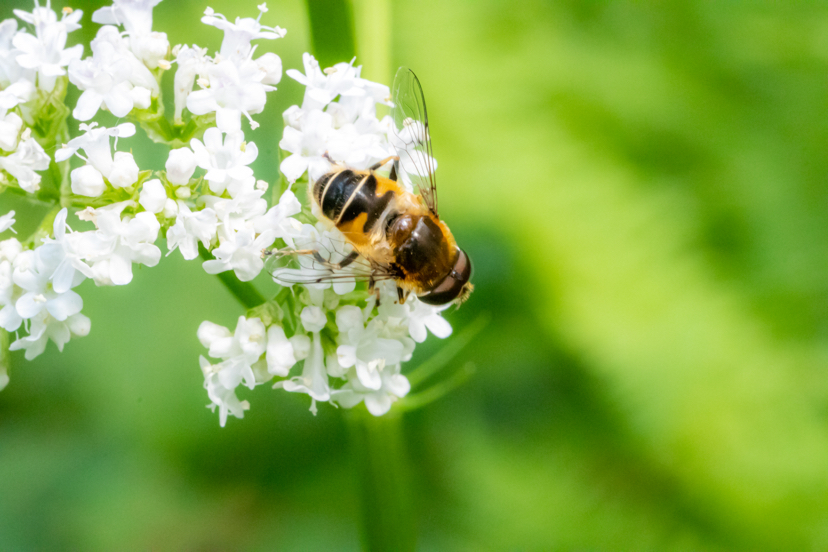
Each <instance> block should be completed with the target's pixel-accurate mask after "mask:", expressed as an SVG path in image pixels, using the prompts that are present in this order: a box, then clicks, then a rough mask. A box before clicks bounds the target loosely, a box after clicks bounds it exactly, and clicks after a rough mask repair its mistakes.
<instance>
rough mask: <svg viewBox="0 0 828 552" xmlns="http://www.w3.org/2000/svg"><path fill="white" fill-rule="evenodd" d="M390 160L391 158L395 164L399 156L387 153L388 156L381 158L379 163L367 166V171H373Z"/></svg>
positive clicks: (398, 160)
mask: <svg viewBox="0 0 828 552" xmlns="http://www.w3.org/2000/svg"><path fill="white" fill-rule="evenodd" d="M391 160H393V161H394V163H395V164H396V163H399V162H400V157H399V156H398V155H389V156H388V157H386V158H385V159H383V160H382V161H380V162H379V163H374V164H373V165H371V166H370V167H368V170H369V171H375V170H377V169H378V168H380V167H382V166H383V165H385V164H386V163H388V162H389V161H391Z"/></svg>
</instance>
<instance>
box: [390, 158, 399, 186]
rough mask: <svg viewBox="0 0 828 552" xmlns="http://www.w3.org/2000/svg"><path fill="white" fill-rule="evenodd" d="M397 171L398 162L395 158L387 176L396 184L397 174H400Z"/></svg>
mask: <svg viewBox="0 0 828 552" xmlns="http://www.w3.org/2000/svg"><path fill="white" fill-rule="evenodd" d="M399 169H400V160H399V158H397V160H396V161H394V164H393V165H391V173H390V174H389V175H388V178H389V179H391V180H393V181H394V182H396V181H397V174H398V173H399V172H400V171H399Z"/></svg>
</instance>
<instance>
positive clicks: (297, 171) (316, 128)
mask: <svg viewBox="0 0 828 552" xmlns="http://www.w3.org/2000/svg"><path fill="white" fill-rule="evenodd" d="M332 123H333V119H332V118H331V116H330V115H329V114H327V113H325V112H323V111H319V110H318V109H314V110H311V111H308V112H305V113H304V114H303V115H302V117H301V118H300V119H299V129H298V130H297V129H295V128H293V127H290V126H286V127H285V131H284V135H283V137H282V140H281V142H279V147H280V148H282V149H283V150H285V151H289V152H291V153H292V154H293V155H290V156H288V157H286V158H285V159H284V160H283V161H282V164H281V165H280V167H279V168H280V169H281V171H282V174H284V175H285V178H287V179H288V181H289V182H295V181H296V179H298V178H299V177H300V176H302V174H304V173H305V171H309V176H310V179H311V180H312V181H313V180H317V179H319V178H320V177H321V176H322V175H324V174H325V173H327V172H328V171H329V170H330V169H331V163H330V161H328V160H327V159H326V158H325V157H324V156H325V153H326V152H327V151H328V136H329V134H330V133H331V132H332V130H333V127H332Z"/></svg>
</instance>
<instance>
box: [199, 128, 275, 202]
mask: <svg viewBox="0 0 828 552" xmlns="http://www.w3.org/2000/svg"><path fill="white" fill-rule="evenodd" d="M221 135H222V132H221V131H220V130H219V129H218V128H215V127H213V128H208V129H207V131H206V132H205V133H204V142H202V141H201V140H197V139H195V138H193V139H192V140H191V141H190V147H192V148H193V152H194V154H195V159H196V162H197V163H198V166H199V167H201V168H202V169H206V170H207V174H205V175H204V179H205V180H207V181H208V182H209V184H210V191H212V192H213V193H214V194H221V193H222V192H223V191H224V190H225V189H226V188H228V187H230V188H231V189H232V184H233V183H234V182H240V181H244V180H247V179H250V178H251V177H252V176H253V169H251V168H250V167H248V166H247V165H249V164H250V163H252V162H253V161H255V160H256V157H258V155H259V150H258V148H257V147H256V144H254V143H252V142H251V143H249V144H245V143H244V134H242V133H241V132H230V133H228V134H226V135H225V137H224V143H222V138H221ZM231 195H232V194H231ZM234 197H235V195H234Z"/></svg>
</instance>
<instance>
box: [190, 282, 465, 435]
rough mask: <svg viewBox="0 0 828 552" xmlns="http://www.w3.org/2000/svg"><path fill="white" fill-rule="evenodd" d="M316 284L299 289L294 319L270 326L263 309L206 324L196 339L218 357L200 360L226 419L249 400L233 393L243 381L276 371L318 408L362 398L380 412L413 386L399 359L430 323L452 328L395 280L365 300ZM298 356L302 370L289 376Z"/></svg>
mask: <svg viewBox="0 0 828 552" xmlns="http://www.w3.org/2000/svg"><path fill="white" fill-rule="evenodd" d="M352 287H353V286H352ZM316 291H317V292H318V293H309V290H303V291H302V292H300V293H299V294H297V297H298V298H299V302H298V305H297V309H301V310H300V313H299V317H298V319H299V320H298V323H297V324H295V326H294V327H288V324H287V323H286V321H285V320H286V319H285V320H283V321H282V322H273V323H272V324H271V325H269V326H267V327H266V326H265V324H264V323H263V321H262V320H261V319H260V318H258V317H252V318H245V317H243V316H242V317H240V318H239V320H238V323H237V325H236V329H235V331H234V332H232V333H231V332H230V330H229V329H227V328H225V327H223V326H219V325H217V324H214V323H212V322H203V323H202V324H201V327H199V329H198V338H199V340H200V341H201V343H202V345H204V346H205V347H206V348H207V349H208V355H209V356H210V357H212V358H215V359H219V360H220V362H217V363H216V364H212V363H211V362H210V361H209V360H207V359H206V358H204V357H201V360H200V362H201V369H202V371H203V372H204V380H205V381H204V387H205V388H206V389H207V394H208V396H209V397H210V400H211V401H212V404H211V405H210V406H211V408H213V409H215V408H216V407H217V408H218V409H219V414H220V423H221V425H222V426H224V424H225V422H226V420H227V415H228V414H232V415H233V416H236V417H238V418H242V417H244V411H245V410H247V409H249V407H250V405H249V404H248V403H247V401H240V400H239V398H238V397H237V396H236V393H235V389H236V388H237V387H238V386H239V385H242V384H244V385H245V386H246V387H248V388H250V389H253V388H254V387H255V386H256V385H259V384H263V383H268V382H270V381H271V380H273V379H274V377H276V378H279V380H278V381H277V382H276V383H275V384H274V386H273V387H274V388H276V389H279V388H281V389H284V390H285V391H289V392H293V393H304V394H307V395H308V396H309V397H310V398H311V412H313V413H314V414H316V412H317V406H316V404H317V402H330V403H332V404H334V405H339V406H343V407H345V408H352V407H354V406H356V405H357V404H359V403H362V402H364V403H365V406H366V408H367V409H368V411H369V412H371V414H373V415H375V416H381V415H383V414H385V413H386V412H388V410H389V409H390V408H391V404H392V403H393V402H394V401H396V400H398V399H400V398H402V397H404V396H405V395H406V394H408V391H409V390H410V388H411V386H410V385H409V383H408V380H407V379H406V378H405V376H403V375H402V374H401V373H400V371H401V366H402V363H403V362H405V361H407V360H410V359H411V355H412V353H413V352H414V348H415V345H416V343H417V342H420V343H421V342H423V341H425V338H426V334H427V331H426V328H428V330H430V331H431V332H432V333H433V334H434V335H435V336H437V337H440V338H445V337H448V336H449V335H451V326H450V325H449V323H448V322H447V321H446V320H445V319H443V318H442V317H441V316H440V314H439V310H438V309H435V308H433V307H430V306H428V305H425V304H423V303H421V302H420V301H418V300H417V298H416V297H414V296H411V297H409V299H408V301H406V302H405V303H403V304H399V303H397V302H396V301H397V291H396V287H395V286H394V285H393V284H390V285H379V286H378V287H377V295H371V296H370V299H368V300H367V301H366V300H365V295H367V293H363V294H359V295H360V296H359V297H356V298H355V297H353V294H349V296H348V297H343V296H341V295H339V294H337V293H336V292H335V291H334V290H333V289H328V290H316ZM377 296H378V297H379V302H380V306H379V307H376V303H377ZM288 334H291V335H290V337H288ZM323 336H324V337H325V338H327V339H325V338H323ZM300 361H303V362H302V367H301V372H300V373H298V374H297V375H293V376H291V371H292V369H293V368H294V366H296V364H297V363H299V362H300Z"/></svg>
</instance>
